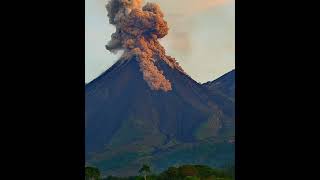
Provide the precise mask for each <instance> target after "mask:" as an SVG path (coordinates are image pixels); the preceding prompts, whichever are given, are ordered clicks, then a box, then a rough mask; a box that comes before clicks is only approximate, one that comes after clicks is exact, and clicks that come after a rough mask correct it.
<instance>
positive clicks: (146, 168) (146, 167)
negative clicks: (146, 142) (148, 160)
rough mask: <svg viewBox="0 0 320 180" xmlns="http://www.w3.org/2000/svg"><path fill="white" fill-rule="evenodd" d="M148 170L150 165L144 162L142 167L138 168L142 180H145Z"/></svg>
mask: <svg viewBox="0 0 320 180" xmlns="http://www.w3.org/2000/svg"><path fill="white" fill-rule="evenodd" d="M150 172H151V170H150V167H149V166H148V165H146V164H144V165H143V166H142V168H141V169H140V170H139V173H141V174H143V177H144V180H147V174H149V173H150Z"/></svg>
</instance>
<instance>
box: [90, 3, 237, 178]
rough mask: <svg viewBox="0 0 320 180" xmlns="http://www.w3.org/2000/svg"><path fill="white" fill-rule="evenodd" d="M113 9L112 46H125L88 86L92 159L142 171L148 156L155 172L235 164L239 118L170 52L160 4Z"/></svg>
mask: <svg viewBox="0 0 320 180" xmlns="http://www.w3.org/2000/svg"><path fill="white" fill-rule="evenodd" d="M107 10H108V16H109V20H110V23H111V24H113V25H115V26H116V32H115V33H114V34H112V39H111V41H110V42H109V43H108V45H107V46H106V48H107V49H108V50H110V51H112V52H115V51H117V50H124V53H123V55H122V57H121V58H120V59H119V60H118V61H117V62H116V63H115V64H114V65H113V66H112V67H110V68H109V69H108V70H107V71H106V72H104V73H103V74H102V75H100V76H99V77H98V78H96V79H95V80H93V81H92V82H90V83H88V84H87V85H86V87H85V91H86V92H85V93H86V95H85V98H86V103H85V106H86V107H85V108H86V110H85V121H86V130H85V131H86V163H87V164H89V165H94V166H96V167H98V168H99V169H101V170H102V172H103V174H108V175H111V174H112V175H120V176H125V175H136V174H137V172H138V168H139V167H140V166H141V164H143V163H147V164H150V165H151V166H152V167H153V168H154V170H155V171H160V170H163V169H165V168H167V167H168V166H172V165H177V164H184V163H197V164H207V165H211V166H216V167H221V166H225V165H227V164H231V163H233V161H234V144H232V143H229V141H228V140H229V139H228V138H229V137H233V135H234V129H233V126H230V123H231V124H232V123H234V117H233V116H231V115H229V113H225V112H224V109H223V108H220V105H219V104H217V103H215V101H214V99H213V98H212V97H211V93H210V90H209V89H208V88H207V87H206V86H203V85H201V84H199V83H197V82H196V81H194V80H193V79H191V77H189V76H188V75H187V74H186V73H185V72H184V71H183V70H182V68H181V67H180V66H179V65H178V63H177V62H176V61H175V59H174V58H171V57H169V56H167V55H166V54H165V50H164V48H163V47H162V46H161V45H160V43H159V42H158V39H159V38H162V37H164V36H165V35H166V34H167V33H168V27H167V23H166V22H165V21H164V19H163V17H164V16H163V13H162V12H161V10H160V7H159V6H158V5H156V4H153V3H147V4H146V5H145V6H143V7H142V8H141V1H138V0H131V1H130V0H111V1H109V3H108V4H107ZM227 103H228V102H227Z"/></svg>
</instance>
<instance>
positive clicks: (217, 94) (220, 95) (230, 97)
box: [203, 70, 235, 126]
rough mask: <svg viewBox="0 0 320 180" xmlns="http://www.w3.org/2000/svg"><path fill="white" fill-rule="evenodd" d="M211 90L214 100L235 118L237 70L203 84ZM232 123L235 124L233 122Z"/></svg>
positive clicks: (210, 93) (210, 94)
mask: <svg viewBox="0 0 320 180" xmlns="http://www.w3.org/2000/svg"><path fill="white" fill-rule="evenodd" d="M203 86H204V87H206V88H207V89H208V90H209V96H210V97H211V98H212V101H214V102H215V103H217V104H219V107H220V108H221V109H222V110H223V112H224V113H225V114H227V115H228V116H231V117H232V119H234V118H235V117H234V116H235V114H234V106H235V104H234V103H235V70H232V71H230V72H228V73H226V74H224V75H223V76H221V77H220V78H218V79H216V80H214V81H210V82H207V83H204V84H203ZM230 125H232V126H233V125H234V122H231V124H230Z"/></svg>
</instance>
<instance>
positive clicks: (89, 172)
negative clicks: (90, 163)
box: [85, 167, 101, 180]
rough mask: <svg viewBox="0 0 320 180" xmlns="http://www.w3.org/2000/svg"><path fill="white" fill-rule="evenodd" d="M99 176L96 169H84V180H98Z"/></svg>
mask: <svg viewBox="0 0 320 180" xmlns="http://www.w3.org/2000/svg"><path fill="white" fill-rule="evenodd" d="M100 179H101V175H100V171H99V169H98V168H95V167H86V168H85V180H100Z"/></svg>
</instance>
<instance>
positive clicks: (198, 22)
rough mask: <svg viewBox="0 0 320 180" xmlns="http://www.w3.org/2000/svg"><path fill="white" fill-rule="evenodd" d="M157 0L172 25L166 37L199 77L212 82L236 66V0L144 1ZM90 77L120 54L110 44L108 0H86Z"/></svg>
mask: <svg viewBox="0 0 320 180" xmlns="http://www.w3.org/2000/svg"><path fill="white" fill-rule="evenodd" d="M145 2H157V3H158V4H159V5H160V6H161V9H162V11H163V12H164V14H165V19H166V20H167V21H168V24H169V28H170V30H169V34H168V35H167V36H166V37H164V38H163V39H161V41H160V42H161V44H162V45H163V46H164V47H165V48H166V51H167V54H168V55H170V56H173V57H175V58H176V60H177V61H179V64H180V65H181V66H182V68H183V69H184V70H185V71H186V72H187V73H188V74H189V75H190V76H191V77H192V78H193V79H194V80H196V81H198V82H201V83H203V82H207V81H211V80H214V79H216V78H217V77H219V76H221V75H223V74H225V73H227V72H229V71H230V70H232V69H234V68H235V62H234V61H235V52H234V48H235V47H234V46H235V10H234V0H149V1H148V0H145ZM85 3H86V4H85V13H86V16H85V21H86V22H85V54H86V55H85V68H86V70H85V81H86V82H90V81H91V80H93V79H94V78H96V77H97V76H99V75H100V74H101V73H102V72H104V71H105V70H107V69H108V68H109V67H110V66H111V65H112V64H114V63H115V62H116V61H117V59H118V58H119V57H120V55H121V54H112V53H110V52H109V51H107V50H106V49H105V45H106V44H107V42H108V41H109V40H110V35H111V34H112V33H113V32H114V31H115V28H114V27H113V26H112V25H110V24H109V20H108V17H107V12H106V9H105V4H106V3H107V0H85Z"/></svg>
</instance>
